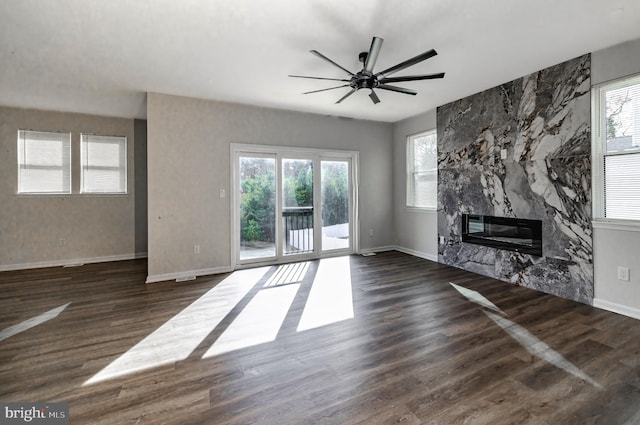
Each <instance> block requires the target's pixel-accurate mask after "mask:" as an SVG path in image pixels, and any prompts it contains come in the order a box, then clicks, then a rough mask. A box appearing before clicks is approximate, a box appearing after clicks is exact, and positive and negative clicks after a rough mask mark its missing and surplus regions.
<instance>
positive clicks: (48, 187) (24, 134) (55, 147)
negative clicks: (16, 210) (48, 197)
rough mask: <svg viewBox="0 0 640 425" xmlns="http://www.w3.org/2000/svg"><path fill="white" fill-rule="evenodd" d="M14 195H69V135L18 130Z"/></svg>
mask: <svg viewBox="0 0 640 425" xmlns="http://www.w3.org/2000/svg"><path fill="white" fill-rule="evenodd" d="M18 193H33V194H38V193H51V194H56V193H71V133H52V132H46V131H30V130H18Z"/></svg>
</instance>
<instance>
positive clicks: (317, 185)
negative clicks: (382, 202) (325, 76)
mask: <svg viewBox="0 0 640 425" xmlns="http://www.w3.org/2000/svg"><path fill="white" fill-rule="evenodd" d="M251 155H257V156H274V157H275V158H276V221H278V223H276V228H277V229H278V230H277V232H276V234H277V236H276V238H277V240H276V257H275V258H273V257H269V258H268V259H266V260H265V259H261V258H257V259H250V260H242V261H240V207H239V202H240V199H239V187H240V179H239V158H240V157H241V156H251ZM283 158H286V159H296V158H305V159H312V160H313V161H314V176H313V185H314V235H319V237H317V238H314V252H313V253H311V254H308V255H305V254H300V255H291V256H284V255H282V248H281V246H280V244H281V243H282V236H283V235H282V229H281V227H282V226H281V224H280V221H281V220H282V205H281V192H282V187H281V186H282V175H281V173H282V159H283ZM230 159H231V179H230V182H231V190H230V192H231V196H230V197H229V198H230V199H229V201H230V203H231V205H230V219H231V227H230V228H231V235H230V237H231V241H230V242H231V245H230V247H231V250H232V252H231V266H232V268H233V269H234V270H235V269H240V268H245V267H254V266H259V265H267V264H281V263H288V262H293V261H301V260H309V259H315V258H326V257H333V256H337V255H346V254H354V253H357V252H358V249H359V239H360V238H359V223H358V217H359V213H358V183H359V180H358V176H359V172H358V166H359V152H357V151H346V150H336V149H316V148H299V147H289V146H271V145H254V144H244V143H231V144H230ZM341 160H342V161H345V160H346V161H348V162H349V165H350V169H349V171H350V173H349V239H350V241H349V242H350V247H349V248H347V249H336V250H329V251H323V250H322V247H321V245H322V241H321V240H322V229H321V227H322V205H321V193H320V190H321V188H322V186H321V180H320V179H321V173H320V172H316V169H317V170H320V165H321V161H341Z"/></svg>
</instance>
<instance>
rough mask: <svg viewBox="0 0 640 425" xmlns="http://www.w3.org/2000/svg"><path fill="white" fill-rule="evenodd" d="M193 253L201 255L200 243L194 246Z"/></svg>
mask: <svg viewBox="0 0 640 425" xmlns="http://www.w3.org/2000/svg"><path fill="white" fill-rule="evenodd" d="M193 253H194V254H196V255H200V245H194V246H193Z"/></svg>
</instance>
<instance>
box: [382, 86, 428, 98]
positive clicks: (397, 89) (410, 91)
mask: <svg viewBox="0 0 640 425" xmlns="http://www.w3.org/2000/svg"><path fill="white" fill-rule="evenodd" d="M376 88H378V89H382V90H389V91H395V92H398V93H404V94H410V95H412V96H415V95H417V94H418V92H417V91H415V90H411V89H405V88H404V87H396V86H389V85H387V84H379V85H378V87H376Z"/></svg>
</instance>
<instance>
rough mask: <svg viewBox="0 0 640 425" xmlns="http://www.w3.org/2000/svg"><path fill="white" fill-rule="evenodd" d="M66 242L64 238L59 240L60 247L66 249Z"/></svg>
mask: <svg viewBox="0 0 640 425" xmlns="http://www.w3.org/2000/svg"><path fill="white" fill-rule="evenodd" d="M65 244H66V241H65V240H64V239H63V238H60V239H58V246H59V247H60V248H64V246H65Z"/></svg>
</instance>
